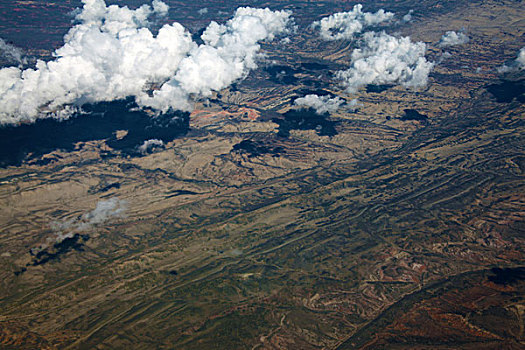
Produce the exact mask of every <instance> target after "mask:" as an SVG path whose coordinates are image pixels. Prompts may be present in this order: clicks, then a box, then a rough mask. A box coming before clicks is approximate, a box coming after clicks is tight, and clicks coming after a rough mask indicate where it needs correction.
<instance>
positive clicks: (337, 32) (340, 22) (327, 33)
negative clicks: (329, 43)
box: [312, 4, 394, 40]
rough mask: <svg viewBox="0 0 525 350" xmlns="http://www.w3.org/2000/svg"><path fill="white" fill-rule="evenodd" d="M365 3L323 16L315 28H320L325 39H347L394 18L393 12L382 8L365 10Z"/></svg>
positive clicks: (315, 24)
mask: <svg viewBox="0 0 525 350" xmlns="http://www.w3.org/2000/svg"><path fill="white" fill-rule="evenodd" d="M362 9H363V5H361V4H357V5H355V6H354V8H353V9H352V11H349V12H338V13H335V14H333V15H330V16H328V17H324V18H322V19H321V20H320V21H316V22H314V23H313V24H312V27H313V28H319V35H320V36H321V38H323V39H324V40H342V39H344V40H346V39H353V38H354V36H355V35H356V34H358V33H361V31H362V30H363V29H364V28H366V27H371V26H376V25H378V24H380V23H382V22H387V21H390V20H392V18H394V14H393V13H392V12H386V11H385V10H383V9H381V10H379V11H377V12H376V13H371V12H363V11H362Z"/></svg>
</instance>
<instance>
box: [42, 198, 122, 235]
mask: <svg viewBox="0 0 525 350" xmlns="http://www.w3.org/2000/svg"><path fill="white" fill-rule="evenodd" d="M126 210H127V208H126V201H123V200H120V199H119V198H116V197H114V198H111V199H108V200H103V201H99V202H98V203H97V206H96V207H95V209H93V210H92V211H90V212H88V213H85V214H84V215H82V216H80V217H78V218H75V219H71V220H67V221H64V222H55V223H53V224H52V225H51V228H52V229H53V230H55V232H56V242H61V241H63V240H64V239H65V238H70V237H73V235H74V234H76V233H80V232H85V231H89V230H91V229H92V228H93V227H94V226H96V225H101V224H104V223H106V222H108V221H110V220H112V219H116V218H120V217H123V216H124V214H125V212H126Z"/></svg>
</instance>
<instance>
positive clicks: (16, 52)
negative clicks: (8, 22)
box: [0, 38, 27, 65]
mask: <svg viewBox="0 0 525 350" xmlns="http://www.w3.org/2000/svg"><path fill="white" fill-rule="evenodd" d="M0 58H2V59H4V60H6V61H7V62H8V63H14V64H17V65H21V64H25V63H27V62H26V59H25V58H24V53H23V52H22V50H21V49H19V48H18V47H15V46H13V45H11V44H8V43H6V42H5V40H4V39H2V38H0Z"/></svg>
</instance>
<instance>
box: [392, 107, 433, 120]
mask: <svg viewBox="0 0 525 350" xmlns="http://www.w3.org/2000/svg"><path fill="white" fill-rule="evenodd" d="M399 119H401V120H402V121H407V120H417V121H419V122H426V121H427V119H428V117H427V116H426V115H424V114H421V113H419V112H418V111H416V110H415V109H405V115H404V116H402V117H401V118H399Z"/></svg>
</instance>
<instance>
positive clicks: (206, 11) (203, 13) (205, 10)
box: [198, 7, 208, 16]
mask: <svg viewBox="0 0 525 350" xmlns="http://www.w3.org/2000/svg"><path fill="white" fill-rule="evenodd" d="M198 13H199V15H201V16H202V15H205V14H207V13H208V8H207V7H205V8H202V9H200V10H199V11H198Z"/></svg>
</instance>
